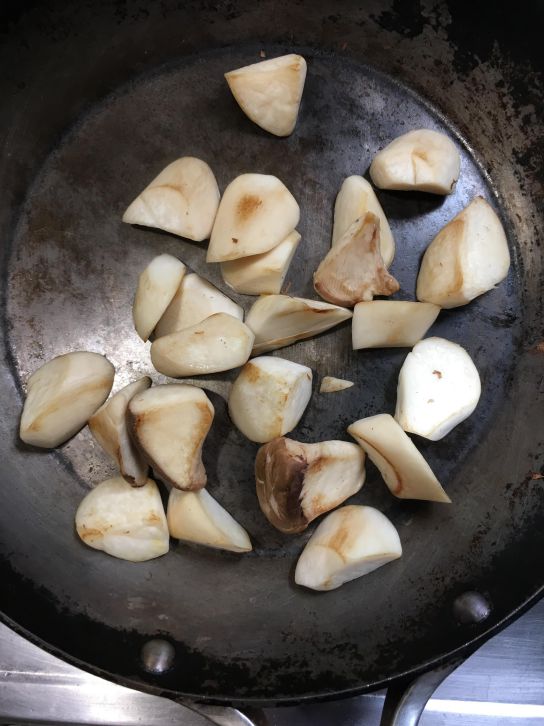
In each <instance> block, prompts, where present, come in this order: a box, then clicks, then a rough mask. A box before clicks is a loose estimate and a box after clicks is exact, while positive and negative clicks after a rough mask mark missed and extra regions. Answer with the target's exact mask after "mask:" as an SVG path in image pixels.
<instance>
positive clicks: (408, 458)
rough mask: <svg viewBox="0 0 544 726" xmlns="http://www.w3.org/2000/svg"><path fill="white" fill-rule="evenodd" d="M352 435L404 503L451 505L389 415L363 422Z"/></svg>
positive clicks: (360, 421) (354, 427) (420, 457)
mask: <svg viewBox="0 0 544 726" xmlns="http://www.w3.org/2000/svg"><path fill="white" fill-rule="evenodd" d="M348 433H349V434H350V435H351V436H353V438H354V439H355V440H356V441H357V443H358V444H359V445H360V446H362V447H363V449H364V450H365V451H366V453H367V455H368V457H369V459H370V460H371V461H372V462H373V463H374V464H375V465H376V466H377V467H378V469H379V470H380V473H381V475H382V477H383V480H384V481H385V483H386V484H387V486H388V487H389V489H390V490H391V494H394V495H395V496H396V497H399V498H400V499H425V500H427V501H430V502H451V500H450V498H449V497H448V495H447V494H446V492H445V491H444V490H443V489H442V487H441V485H440V483H439V481H438V479H437V478H436V477H435V475H434V474H433V472H432V471H431V467H430V466H429V465H428V464H427V462H426V461H425V459H424V458H423V456H422V455H421V454H420V453H419V451H418V450H417V449H416V447H415V445H414V443H413V442H412V440H411V439H410V438H409V437H408V436H407V435H406V434H405V433H404V431H403V430H402V428H401V427H400V426H399V424H398V423H397V422H396V421H395V419H394V418H393V417H392V416H390V415H389V414H388V413H381V414H378V415H377V416H369V417H368V418H362V419H360V420H359V421H356V422H355V423H352V424H351V426H348Z"/></svg>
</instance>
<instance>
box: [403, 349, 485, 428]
mask: <svg viewBox="0 0 544 726" xmlns="http://www.w3.org/2000/svg"><path fill="white" fill-rule="evenodd" d="M481 392H482V388H481V384H480V376H479V375H478V371H477V369H476V366H475V365H474V363H473V362H472V359H471V357H470V356H469V354H468V353H467V352H466V350H465V349H464V348H462V347H461V346H460V345H457V343H452V342H451V341H449V340H444V338H426V339H425V340H422V341H421V342H419V343H418V344H417V345H415V346H414V348H413V350H412V352H411V353H408V356H407V357H406V360H405V361H404V363H403V365H402V368H401V370H400V374H399V384H398V388H397V409H396V411H395V418H396V419H397V421H398V422H399V424H400V425H401V426H402V428H403V429H404V430H405V431H410V432H411V433H413V434H419V435H420V436H424V437H425V438H426V439H431V441H438V440H439V439H442V438H444V436H446V434H448V433H449V432H450V431H451V430H452V429H453V428H454V427H455V426H457V424H459V423H461V421H464V420H465V419H466V418H468V417H469V416H470V414H471V413H472V412H473V411H474V409H475V408H476V406H477V405H478V401H479V399H480V394H481Z"/></svg>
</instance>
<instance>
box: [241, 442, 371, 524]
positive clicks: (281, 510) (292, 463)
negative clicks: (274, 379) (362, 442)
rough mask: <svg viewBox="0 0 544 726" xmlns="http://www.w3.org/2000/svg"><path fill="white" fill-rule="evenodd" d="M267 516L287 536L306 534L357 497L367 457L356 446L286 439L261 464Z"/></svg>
mask: <svg viewBox="0 0 544 726" xmlns="http://www.w3.org/2000/svg"><path fill="white" fill-rule="evenodd" d="M255 480H256V484H257V497H258V499H259V504H260V506H261V509H262V511H263V514H264V515H265V516H266V518H267V519H268V520H269V522H270V523H271V524H273V525H274V527H276V528H277V529H279V530H280V531H281V532H286V533H290V534H292V533H295V532H302V531H303V530H304V529H306V527H307V526H308V524H309V523H310V522H311V521H312V520H314V519H315V518H316V517H319V515H321V514H324V513H325V512H328V511H330V510H331V509H334V508H335V507H337V506H338V505H339V504H342V502H344V501H345V500H346V499H348V497H351V496H352V495H353V494H356V493H357V492H358V491H359V489H360V488H361V487H362V486H363V483H364V480H365V456H364V453H363V451H362V449H361V448H360V447H359V446H357V445H356V444H350V443H348V442H346V441H322V442H320V443H317V444H302V443H300V442H298V441H293V440H292V439H287V438H285V437H281V438H278V439H274V440H273V441H271V442H270V443H268V444H265V445H264V446H261V448H260V449H259V451H258V452H257V458H256V459H255Z"/></svg>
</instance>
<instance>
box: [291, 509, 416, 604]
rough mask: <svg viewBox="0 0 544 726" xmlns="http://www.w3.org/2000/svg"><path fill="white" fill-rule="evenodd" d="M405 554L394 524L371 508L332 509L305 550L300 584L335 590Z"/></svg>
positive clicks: (298, 572)
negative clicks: (333, 510)
mask: <svg viewBox="0 0 544 726" xmlns="http://www.w3.org/2000/svg"><path fill="white" fill-rule="evenodd" d="M401 556H402V545H401V543H400V539H399V535H398V532H397V530H396V529H395V527H394V525H393V524H392V523H391V522H390V521H389V519H387V517H386V516H385V515H384V514H382V513H381V512H379V511H378V510H377V509H374V508H372V507H363V506H360V505H356V504H352V505H350V506H347V507H341V508H340V509H337V510H336V511H335V512H331V514H329V515H328V516H327V517H325V519H324V520H323V522H321V524H320V525H319V526H318V527H317V529H316V530H315V532H314V533H313V535H312V536H311V537H310V539H309V541H308V544H307V545H306V547H305V548H304V550H303V551H302V554H301V555H300V557H299V560H298V562H297V567H296V570H295V582H296V583H297V585H303V586H304V587H309V588H311V589H312V590H334V589H335V588H337V587H340V585H343V584H344V583H345V582H349V581H350V580H354V579H355V578H357V577H362V576H363V575H367V574H368V573H369V572H373V571H374V570H376V569H377V568H378V567H381V566H382V565H385V564H387V563H388V562H391V561H393V560H396V559H398V558H399V557H401Z"/></svg>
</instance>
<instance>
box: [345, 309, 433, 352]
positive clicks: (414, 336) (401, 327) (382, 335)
mask: <svg viewBox="0 0 544 726" xmlns="http://www.w3.org/2000/svg"><path fill="white" fill-rule="evenodd" d="M439 312H440V308H439V307H438V305H433V304H432V303H420V302H409V301H405V300H372V301H371V302H360V303H357V305H356V306H355V308H354V310H353V320H352V323H351V333H352V345H353V349H354V350H358V349H359V348H399V347H405V348H411V347H412V346H413V345H415V344H416V343H417V342H418V340H421V338H423V336H424V335H425V333H426V332H427V330H428V329H429V328H430V327H431V325H432V324H433V323H434V321H435V320H436V318H437V317H438V313H439Z"/></svg>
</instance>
